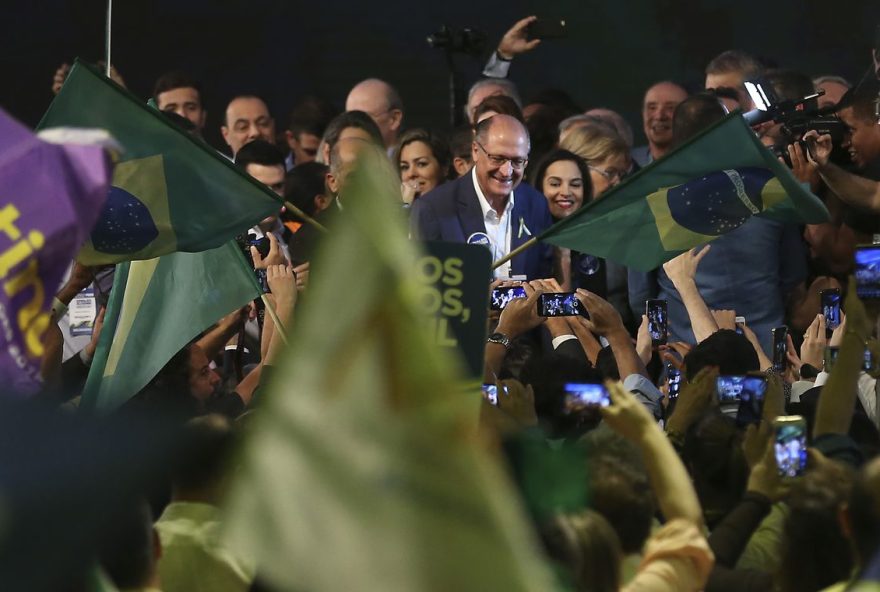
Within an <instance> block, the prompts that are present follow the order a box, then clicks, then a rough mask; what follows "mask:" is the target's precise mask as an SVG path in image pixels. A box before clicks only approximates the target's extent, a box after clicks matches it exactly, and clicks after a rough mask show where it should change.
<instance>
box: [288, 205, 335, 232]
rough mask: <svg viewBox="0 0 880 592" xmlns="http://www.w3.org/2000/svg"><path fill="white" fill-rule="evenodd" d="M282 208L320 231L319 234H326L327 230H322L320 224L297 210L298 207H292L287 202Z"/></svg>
mask: <svg viewBox="0 0 880 592" xmlns="http://www.w3.org/2000/svg"><path fill="white" fill-rule="evenodd" d="M284 207H285V208H287V209H288V210H289V211H291V212H292V213H294V214H295V215H297V216H299V217H300V218H302V219H303V221H304V222H306V223H307V224H311V225H312V226H314V227H315V228H316V229H318V230H320V231H321V232H327V229H326V228H324V226H323V225H321V223H320V222H318V221H317V220H315V219H314V218H312V217H311V216H309V215H308V214H306V213H305V212H303V211H302V210H301V209H299V208H298V207H296V206H295V205H293V204H292V203H290V202H289V201H285V202H284Z"/></svg>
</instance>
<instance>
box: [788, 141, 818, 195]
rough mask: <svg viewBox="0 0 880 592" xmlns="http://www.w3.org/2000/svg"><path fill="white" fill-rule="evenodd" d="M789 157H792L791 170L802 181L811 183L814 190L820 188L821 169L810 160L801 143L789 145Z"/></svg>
mask: <svg viewBox="0 0 880 592" xmlns="http://www.w3.org/2000/svg"><path fill="white" fill-rule="evenodd" d="M788 157H789V158H790V159H791V172H792V173H794V176H795V179H797V180H798V181H800V182H801V183H809V184H810V189H812V190H813V191H814V192H815V191H816V190H818V189H819V170H818V166H817V165H816V163H814V162H810V161H809V160H808V158H807V155H806V154H805V153H804V150H803V148H801V145H800V144H789V145H788Z"/></svg>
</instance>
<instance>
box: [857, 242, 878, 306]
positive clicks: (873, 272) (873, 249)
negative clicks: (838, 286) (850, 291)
mask: <svg viewBox="0 0 880 592" xmlns="http://www.w3.org/2000/svg"><path fill="white" fill-rule="evenodd" d="M855 258H856V265H855V276H856V294H857V295H858V297H859V298H863V299H866V300H876V299H878V298H880V246H867V247H857V248H856V257H855Z"/></svg>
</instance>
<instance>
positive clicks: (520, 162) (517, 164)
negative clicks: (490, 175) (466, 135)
mask: <svg viewBox="0 0 880 592" xmlns="http://www.w3.org/2000/svg"><path fill="white" fill-rule="evenodd" d="M474 143H475V144H476V145H477V146H479V147H480V150H482V151H483V152H485V153H486V157H487V158H488V159H489V162H490V163H491V164H492V166H496V167H502V166H504V165H505V164H507V163H508V162H509V163H510V166H512V167H513V168H515V169H516V170H518V171H520V170H522V169H523V168H525V166H526V165H527V164H528V162H529V159H528V158H508V157H506V156H501V155H500V154H489V151H488V150H486V149H485V148H484V147H483V145H482V144H480V143H479V142H477V141H476V140H474Z"/></svg>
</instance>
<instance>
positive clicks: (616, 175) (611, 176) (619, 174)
mask: <svg viewBox="0 0 880 592" xmlns="http://www.w3.org/2000/svg"><path fill="white" fill-rule="evenodd" d="M587 167H588V168H589V169H590V170H591V171H596V172H597V173H599V174H600V175H602V176H603V177H605V178H606V179H607V180H608V181H614V180H615V179H617V180H618V181H620V180H622V179H623V177H624V176H625V175H626V171H619V170H617V169H604V170H603V169H600V168H599V167H594V166H593V165H591V164H588V165H587Z"/></svg>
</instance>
